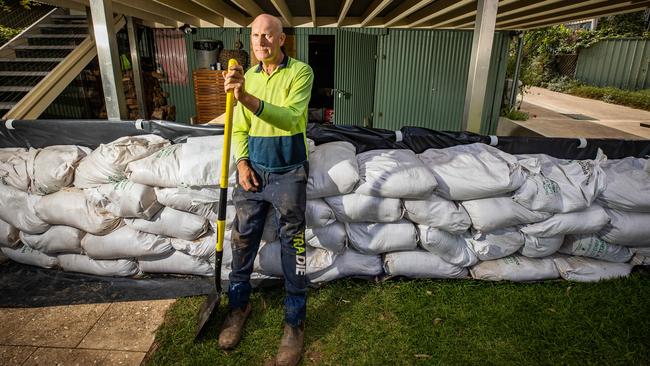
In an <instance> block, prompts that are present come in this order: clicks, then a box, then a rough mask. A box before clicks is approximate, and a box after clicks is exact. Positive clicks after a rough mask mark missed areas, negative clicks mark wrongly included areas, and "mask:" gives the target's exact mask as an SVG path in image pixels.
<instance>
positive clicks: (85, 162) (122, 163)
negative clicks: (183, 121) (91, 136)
mask: <svg viewBox="0 0 650 366" xmlns="http://www.w3.org/2000/svg"><path fill="white" fill-rule="evenodd" d="M166 146H169V141H167V140H165V139H164V138H162V137H160V136H157V135H142V136H124V137H120V138H119V139H117V140H115V141H113V142H110V143H108V144H101V145H99V147H97V148H96V149H95V150H93V152H92V153H90V154H89V155H88V156H86V157H85V158H83V159H82V160H81V162H80V163H79V166H78V167H77V171H76V172H75V177H74V185H75V187H78V188H92V187H96V186H98V185H100V184H106V183H111V182H119V181H121V180H124V179H126V175H125V170H126V167H127V165H128V164H129V163H130V162H132V161H136V160H139V159H142V158H144V157H147V156H149V155H151V154H153V153H155V152H156V151H158V150H160V149H162V148H164V147H166Z"/></svg>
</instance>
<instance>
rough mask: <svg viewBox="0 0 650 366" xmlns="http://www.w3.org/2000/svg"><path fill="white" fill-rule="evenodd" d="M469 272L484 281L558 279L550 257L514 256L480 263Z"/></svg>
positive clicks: (557, 273) (558, 275) (558, 274)
mask: <svg viewBox="0 0 650 366" xmlns="http://www.w3.org/2000/svg"><path fill="white" fill-rule="evenodd" d="M469 271H470V273H471V274H472V277H473V278H475V279H479V280H486V281H512V282H528V281H542V280H553V279H557V278H560V273H559V272H558V270H557V268H556V266H555V263H554V262H553V258H552V257H547V258H528V257H525V256H523V255H516V254H515V255H511V256H508V257H505V258H500V259H496V260H491V261H483V262H480V263H478V264H476V265H475V266H473V267H472V268H470V270H469Z"/></svg>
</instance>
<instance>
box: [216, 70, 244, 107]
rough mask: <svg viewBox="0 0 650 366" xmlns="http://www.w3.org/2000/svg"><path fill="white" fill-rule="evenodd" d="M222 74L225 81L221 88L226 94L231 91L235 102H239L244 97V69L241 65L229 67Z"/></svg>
mask: <svg viewBox="0 0 650 366" xmlns="http://www.w3.org/2000/svg"><path fill="white" fill-rule="evenodd" d="M222 74H223V77H224V79H225V81H224V83H223V86H224V90H225V91H226V93H228V91H230V90H232V91H233V92H234V94H235V99H237V100H240V98H242V97H243V96H244V95H246V88H245V87H244V68H243V67H242V66H241V65H235V66H231V67H230V68H229V69H228V71H224V72H223V73H222Z"/></svg>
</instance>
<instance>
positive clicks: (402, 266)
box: [384, 250, 468, 278]
mask: <svg viewBox="0 0 650 366" xmlns="http://www.w3.org/2000/svg"><path fill="white" fill-rule="evenodd" d="M384 271H385V272H386V274H388V275H391V276H405V277H410V278H465V277H467V274H468V272H467V269H466V268H463V267H460V266H457V265H453V264H451V263H448V262H446V261H444V260H443V259H442V258H440V256H438V255H436V254H434V253H430V252H427V251H424V250H412V251H403V252H392V253H386V255H385V256H384Z"/></svg>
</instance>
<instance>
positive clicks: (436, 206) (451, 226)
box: [404, 194, 472, 234]
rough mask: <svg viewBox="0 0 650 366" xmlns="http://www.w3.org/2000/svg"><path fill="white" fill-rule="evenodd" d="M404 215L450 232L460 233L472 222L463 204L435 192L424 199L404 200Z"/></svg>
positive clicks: (417, 221)
mask: <svg viewBox="0 0 650 366" xmlns="http://www.w3.org/2000/svg"><path fill="white" fill-rule="evenodd" d="M404 216H405V217H406V218H407V219H409V220H411V221H413V222H415V223H416V224H420V225H425V226H430V227H435V228H438V229H441V230H445V231H447V232H450V233H452V234H461V233H463V232H465V231H467V229H469V227H470V225H471V224H472V221H471V220H470V218H469V215H467V211H465V208H464V207H463V206H461V205H460V204H459V203H456V202H454V201H449V200H447V199H444V198H442V197H440V196H438V195H436V194H431V195H430V196H429V197H427V199H425V200H404Z"/></svg>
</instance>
